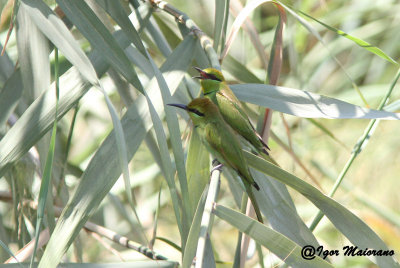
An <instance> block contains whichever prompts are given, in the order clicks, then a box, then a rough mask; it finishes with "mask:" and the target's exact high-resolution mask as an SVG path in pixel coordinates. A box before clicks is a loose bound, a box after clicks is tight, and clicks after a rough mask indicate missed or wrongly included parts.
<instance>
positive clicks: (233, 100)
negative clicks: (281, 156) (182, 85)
mask: <svg viewBox="0 0 400 268" xmlns="http://www.w3.org/2000/svg"><path fill="white" fill-rule="evenodd" d="M217 94H221V96H223V97H224V98H221V99H222V100H226V101H228V102H229V103H230V104H231V105H232V106H233V107H234V108H236V111H237V115H238V116H240V117H241V118H242V119H243V122H245V124H246V125H247V127H249V128H250V129H251V130H252V131H253V132H254V134H255V135H256V137H257V139H258V140H259V141H260V142H261V144H262V145H263V146H264V147H265V148H267V149H268V150H270V148H269V147H268V145H267V144H266V143H265V142H264V141H263V139H262V138H261V136H260V134H258V133H257V131H256V129H255V128H254V126H253V124H252V123H251V122H250V119H249V117H248V116H247V114H246V113H245V111H244V110H243V108H242V107H241V106H240V105H239V103H240V102H239V100H238V99H237V98H236V96H235V95H234V94H233V92H232V91H231V90H230V89H229V90H228V89H226V88H225V89H224V90H220V91H219V92H218V93H217ZM267 154H268V153H267Z"/></svg>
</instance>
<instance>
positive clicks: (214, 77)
mask: <svg viewBox="0 0 400 268" xmlns="http://www.w3.org/2000/svg"><path fill="white" fill-rule="evenodd" d="M207 78H208V79H211V80H215V81H219V82H221V79H219V78H218V77H216V76H215V75H213V74H207Z"/></svg>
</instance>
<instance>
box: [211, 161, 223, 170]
mask: <svg viewBox="0 0 400 268" xmlns="http://www.w3.org/2000/svg"><path fill="white" fill-rule="evenodd" d="M212 165H213V168H212V169H211V173H213V172H214V171H215V170H219V171H221V168H222V167H223V166H224V165H223V164H221V163H220V162H219V161H218V160H217V159H214V160H213V161H212Z"/></svg>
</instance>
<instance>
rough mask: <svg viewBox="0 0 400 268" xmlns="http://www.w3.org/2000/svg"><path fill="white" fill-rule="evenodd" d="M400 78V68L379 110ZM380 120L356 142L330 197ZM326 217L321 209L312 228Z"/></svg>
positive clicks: (373, 120) (372, 122) (373, 122)
mask: <svg viewBox="0 0 400 268" xmlns="http://www.w3.org/2000/svg"><path fill="white" fill-rule="evenodd" d="M399 78H400V69H399V70H398V71H397V74H396V77H395V79H394V80H393V82H392V84H391V85H390V87H389V89H388V91H387V92H386V95H385V96H384V97H383V99H382V101H381V103H380V104H379V106H378V108H377V110H382V109H383V107H384V106H385V104H386V103H387V102H388V101H389V97H390V95H391V94H392V91H393V89H394V86H395V85H396V83H397V81H398V79H399ZM379 121H380V120H377V119H372V120H371V121H370V122H369V124H368V126H367V127H366V129H365V131H364V134H363V135H362V136H361V137H360V139H359V140H358V142H357V143H356V145H355V146H354V148H353V151H352V152H351V156H350V158H349V160H347V163H346V165H345V166H344V168H343V169H342V171H341V172H340V174H339V176H338V178H337V179H336V182H335V184H334V185H333V188H332V190H331V191H330V193H329V195H328V196H329V197H332V196H333V195H334V194H335V192H336V190H337V189H338V188H339V186H340V184H341V183H342V181H343V179H344V176H346V174H347V171H349V169H350V167H351V165H352V164H353V162H354V160H355V159H356V157H357V156H358V155H359V154H360V153H361V151H362V150H363V148H364V147H365V146H366V145H367V143H368V141H369V138H370V136H371V134H372V132H373V131H374V130H375V128H376V127H377V124H378V123H379ZM323 217H324V214H323V213H322V212H321V211H319V212H318V214H317V215H316V216H315V218H314V220H313V221H312V222H311V225H310V230H311V231H314V230H315V228H316V227H317V225H318V223H319V222H320V221H321V219H322V218H323Z"/></svg>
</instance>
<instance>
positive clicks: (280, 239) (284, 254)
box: [214, 205, 333, 268]
mask: <svg viewBox="0 0 400 268" xmlns="http://www.w3.org/2000/svg"><path fill="white" fill-rule="evenodd" d="M214 214H215V215H217V216H218V217H219V218H221V219H223V220H225V221H226V222H228V223H229V224H231V225H232V226H234V227H236V228H237V229H238V230H239V231H241V232H243V233H246V234H247V235H249V236H250V237H251V238H253V239H254V240H255V241H256V242H257V243H259V244H261V245H263V246H264V247H266V248H267V249H268V250H270V251H271V252H272V253H274V254H275V255H276V256H278V257H279V258H280V259H281V260H283V261H284V262H285V263H286V264H288V265H290V266H292V267H305V268H311V267H315V268H320V267H333V266H332V265H331V264H329V263H328V262H326V261H324V260H323V259H322V258H320V257H318V256H316V257H315V258H314V259H311V260H306V259H304V258H303V257H302V256H301V247H300V246H299V245H297V244H296V243H294V242H293V241H291V240H290V239H288V238H287V237H286V236H284V235H282V234H280V233H278V232H276V231H274V230H272V229H270V228H268V227H267V226H266V225H263V224H261V223H259V222H257V221H255V220H253V219H251V218H249V217H247V216H246V215H244V214H242V213H239V212H236V211H234V210H232V209H229V208H226V207H224V206H222V205H216V207H215V209H214Z"/></svg>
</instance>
